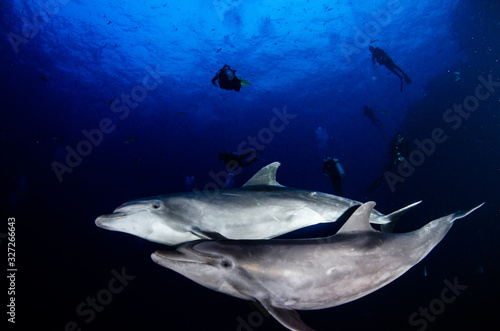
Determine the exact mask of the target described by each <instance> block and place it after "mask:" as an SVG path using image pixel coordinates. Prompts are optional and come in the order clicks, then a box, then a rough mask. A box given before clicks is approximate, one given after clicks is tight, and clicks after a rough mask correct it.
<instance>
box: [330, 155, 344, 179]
mask: <svg viewBox="0 0 500 331" xmlns="http://www.w3.org/2000/svg"><path fill="white" fill-rule="evenodd" d="M333 161H334V162H335V166H336V167H337V171H338V172H339V175H340V177H344V174H345V173H344V168H342V165H341V164H340V161H339V159H337V158H335V157H334V158H333Z"/></svg>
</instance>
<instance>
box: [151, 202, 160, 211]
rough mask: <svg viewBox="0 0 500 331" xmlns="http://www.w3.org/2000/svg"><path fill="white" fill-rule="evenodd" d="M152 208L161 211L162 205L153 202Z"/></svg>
mask: <svg viewBox="0 0 500 331" xmlns="http://www.w3.org/2000/svg"><path fill="white" fill-rule="evenodd" d="M152 207H153V209H159V208H160V204H159V203H158V202H153V205H152Z"/></svg>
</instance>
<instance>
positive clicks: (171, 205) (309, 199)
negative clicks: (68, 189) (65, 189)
mask: <svg viewBox="0 0 500 331" xmlns="http://www.w3.org/2000/svg"><path fill="white" fill-rule="evenodd" d="M279 166H280V163H279V162H274V163H271V164H269V165H268V166H266V167H264V168H262V169H261V170H260V171H259V172H257V173H256V174H255V175H254V176H253V177H252V178H251V179H250V180H249V181H248V182H247V183H246V184H245V185H244V186H243V187H242V188H234V189H221V190H219V191H218V192H211V193H205V192H185V193H177V194H168V195H162V196H156V197H151V198H144V199H139V200H134V201H130V202H127V203H124V204H123V205H121V206H119V207H118V208H116V209H115V211H114V212H113V213H112V214H108V215H102V216H99V217H98V218H97V219H96V221H95V223H96V225H97V226H98V227H100V228H103V229H107V230H111V231H119V232H125V233H129V234H132V235H135V236H138V237H141V238H143V239H146V240H149V241H153V242H157V243H160V244H165V245H178V244H181V243H185V242H189V241H194V240H199V239H225V238H228V239H269V238H274V237H277V236H280V235H282V234H285V233H288V232H291V231H294V230H297V229H300V228H303V227H306V226H310V225H313V224H318V223H326V222H335V221H336V220H337V219H338V218H339V217H340V216H342V214H343V213H344V212H346V211H347V210H348V209H349V208H351V207H354V206H359V205H361V202H358V201H355V200H350V199H346V198H342V197H338V196H335V195H331V194H326V193H321V192H314V191H307V190H298V189H294V188H289V187H284V186H282V185H280V184H279V183H278V182H276V172H277V170H278V167H279ZM418 203H420V202H416V203H413V204H411V205H409V206H407V207H405V208H402V209H400V210H398V211H395V212H393V213H392V214H389V215H383V214H382V213H380V212H378V211H376V210H373V212H372V214H371V216H370V222H372V223H374V224H382V225H384V224H389V223H391V222H395V221H396V220H397V219H398V218H399V217H400V216H401V215H402V214H403V213H404V212H406V211H407V210H408V209H410V208H411V207H413V206H415V205H417V204H418Z"/></svg>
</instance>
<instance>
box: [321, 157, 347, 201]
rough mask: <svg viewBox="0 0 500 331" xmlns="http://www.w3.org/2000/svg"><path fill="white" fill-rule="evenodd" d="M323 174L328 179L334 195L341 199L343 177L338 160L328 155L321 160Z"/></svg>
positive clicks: (342, 170) (342, 194)
mask: <svg viewBox="0 0 500 331" xmlns="http://www.w3.org/2000/svg"><path fill="white" fill-rule="evenodd" d="M322 171H323V174H325V175H326V176H327V177H328V178H330V180H331V182H332V187H333V190H334V191H335V194H336V195H338V196H340V197H343V196H344V191H343V190H342V177H343V176H344V169H343V168H342V165H341V164H340V161H339V159H337V158H335V157H333V156H331V155H328V156H327V157H326V159H324V160H323V170H322Z"/></svg>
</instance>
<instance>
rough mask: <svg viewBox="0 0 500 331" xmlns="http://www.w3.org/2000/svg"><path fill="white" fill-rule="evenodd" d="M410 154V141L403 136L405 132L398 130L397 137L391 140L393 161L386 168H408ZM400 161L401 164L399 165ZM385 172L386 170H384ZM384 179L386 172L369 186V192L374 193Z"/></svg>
mask: <svg viewBox="0 0 500 331" xmlns="http://www.w3.org/2000/svg"><path fill="white" fill-rule="evenodd" d="M409 155H410V144H409V143H408V141H407V140H406V139H405V137H404V136H403V134H402V133H401V132H398V133H397V134H396V138H394V139H393V140H392V141H391V158H392V160H391V163H390V164H389V166H388V167H387V168H386V169H385V171H389V170H391V169H392V167H394V166H397V167H399V166H402V167H403V169H406V163H407V161H406V159H407V158H408V156H409ZM398 163H399V165H398ZM384 173H385V172H384ZM383 180H384V174H382V176H380V177H379V178H377V180H375V181H374V182H373V184H371V185H370V187H368V190H367V191H368V193H370V194H371V193H373V192H374V191H375V190H376V189H377V188H378V187H379V186H380V184H382V181H383Z"/></svg>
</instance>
